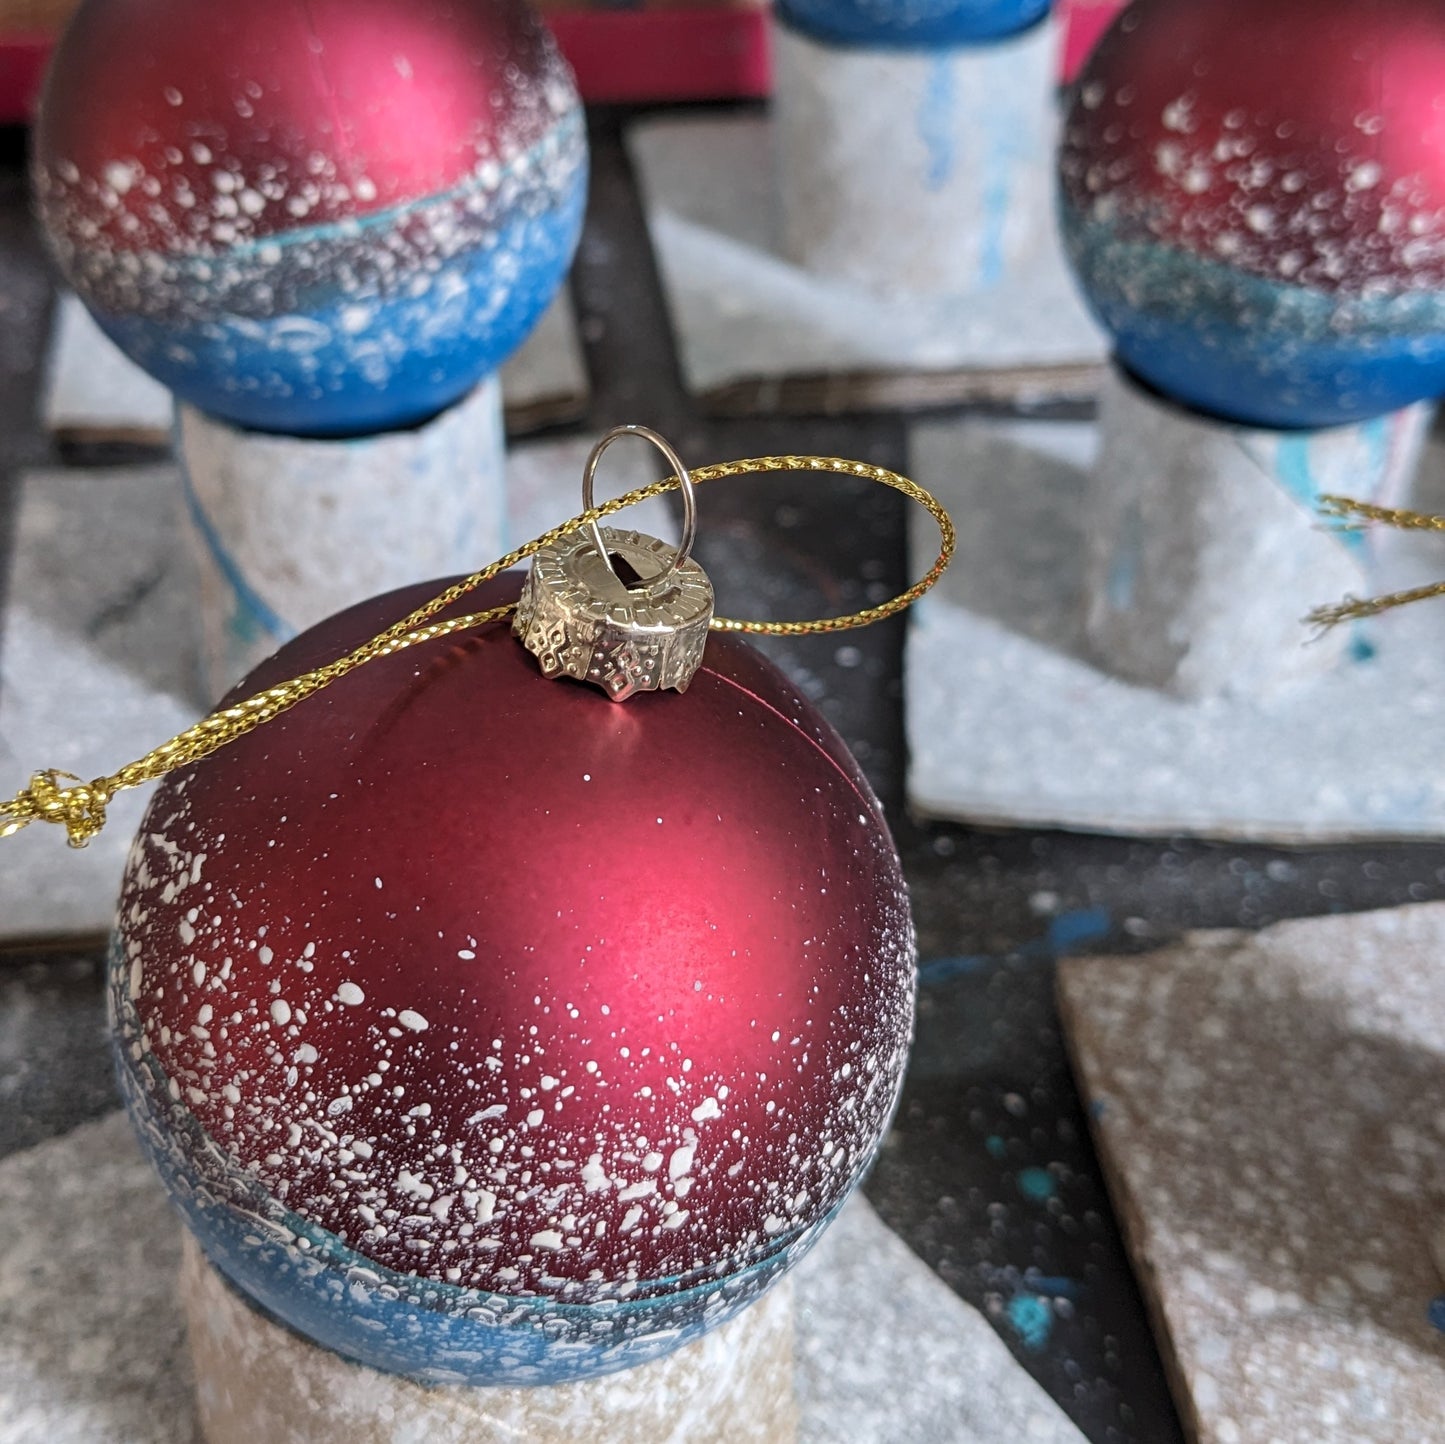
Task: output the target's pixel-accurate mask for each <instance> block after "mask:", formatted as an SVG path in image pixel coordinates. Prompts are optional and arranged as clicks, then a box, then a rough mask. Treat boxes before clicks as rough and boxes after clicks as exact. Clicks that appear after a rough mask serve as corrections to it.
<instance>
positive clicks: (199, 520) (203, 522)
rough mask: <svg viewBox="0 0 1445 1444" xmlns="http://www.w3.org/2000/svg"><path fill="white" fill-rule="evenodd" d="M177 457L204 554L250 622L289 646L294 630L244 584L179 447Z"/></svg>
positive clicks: (187, 509)
mask: <svg viewBox="0 0 1445 1444" xmlns="http://www.w3.org/2000/svg"><path fill="white" fill-rule="evenodd" d="M176 453H177V455H178V456H179V457H180V463H181V494H182V496H184V497H185V501H186V512H187V514H188V515H189V516H190V518H191V522H192V524H193V525H194V526H195V528H196V530H197V531H198V532H199V533H200V536H201V540H202V541H203V542H204V543H205V547H206V551H207V552H208V553H209V554H210V557H211V560H212V561H213V562H214V563H215V564H216V570H217V571H218V572H220V574H221V575H222V576H223V577H224V578H225V579H226V585H227V586H228V587H230V589H231V591H232V593H233V594H234V595H235V597H236V601H237V603H238V604H239V605H240V607H241V608H242V610H243V611H244V612H245V613H246V615H247V617H248V618H249V619H250V621H252V622H253V623H254V624H255V625H256V626H257V627H259V628H260V629H261V630H262V631H264V632H265V633H266V635H267V636H268V637H270V638H271V639H272V640H273V641H274V642H275V643H276V645H277V646H278V647H279V646H280V645H281V643H282V642H289V641H290V640H291V638H292V637H294V636H295V635H296V628H295V627H293V626H292V625H291V623H290V622H288V621H286V620H285V618H283V617H282V616H280V615H279V614H278V613H277V612H275V611H273V610H272V608H271V607H270V605H269V604H268V603H267V601H266V599H265V598H264V597H263V596H262V595H261V594H260V593H259V592H258V591H257V590H256V589H255V588H254V587H253V586H252V585H251V583H250V582H249V581H247V580H246V575H245V573H244V572H242V570H241V568H240V564H239V563H238V562H237V561H236V559H235V557H233V556H232V555H231V551H230V548H229V547H228V546H227V545H226V544H225V542H224V541H222V540H221V534H220V533H219V532H218V531H217V530H216V524H215V522H213V521H212V520H211V518H210V516H209V514H208V513H207V511H206V509H205V507H204V506H202V505H201V499H200V497H198V496H197V495H196V488H195V486H194V485H193V484H192V482H191V471H190V467H189V466H187V464H186V453H185V448H184V447H179V446H178V447H177V448H176Z"/></svg>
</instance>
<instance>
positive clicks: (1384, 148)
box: [1059, 0, 1445, 428]
mask: <svg viewBox="0 0 1445 1444" xmlns="http://www.w3.org/2000/svg"><path fill="white" fill-rule="evenodd" d="M1442 93H1445V9H1442V7H1441V6H1440V5H1438V4H1436V3H1434V0H1379V3H1371V4H1369V5H1362V4H1360V3H1358V0H1210V3H1209V4H1199V3H1197V0H1136V3H1135V4H1134V5H1132V6H1130V7H1129V9H1128V10H1126V11H1125V12H1124V13H1123V14H1122V15H1121V16H1119V18H1118V19H1116V20H1115V21H1114V23H1113V25H1112V26H1111V28H1110V29H1109V30H1108V31H1107V32H1106V34H1105V36H1104V38H1103V40H1102V41H1101V42H1100V44H1099V46H1098V48H1097V49H1096V50H1095V51H1094V53H1093V55H1092V56H1091V57H1090V59H1089V60H1088V62H1087V64H1086V65H1085V67H1084V69H1083V71H1082V73H1081V75H1080V77H1079V80H1078V82H1077V85H1076V88H1075V91H1074V94H1073V99H1072V103H1071V104H1070V107H1069V110H1068V114H1067V117H1066V120H1065V126H1064V134H1063V140H1062V147H1061V152H1060V159H1059V171H1060V181H1061V215H1062V221H1063V230H1064V236H1065V241H1066V245H1067V248H1068V252H1069V255H1070V258H1071V260H1072V262H1073V265H1074V268H1075V270H1076V272H1077V274H1078V276H1079V279H1080V281H1081V283H1082V285H1083V289H1084V291H1085V293H1086V295H1087V296H1088V298H1089V300H1090V302H1091V304H1092V305H1093V308H1094V310H1095V312H1096V313H1097V314H1098V316H1099V318H1100V319H1101V320H1102V321H1103V323H1104V325H1105V326H1107V327H1108V329H1109V330H1110V331H1111V332H1112V333H1113V335H1114V338H1115V345H1116V350H1117V354H1118V356H1119V359H1120V360H1121V361H1122V362H1123V363H1124V364H1125V365H1126V366H1127V367H1128V368H1130V369H1131V370H1132V371H1134V372H1135V373H1136V374H1138V375H1139V376H1141V377H1142V378H1143V379H1144V380H1146V381H1147V382H1149V383H1151V384H1152V385H1153V386H1155V387H1156V388H1158V389H1159V390H1160V391H1162V392H1164V393H1165V394H1167V395H1169V396H1171V397H1173V398H1174V399H1176V400H1178V401H1182V402H1184V403H1185V404H1187V405H1189V406H1192V407H1194V408H1196V409H1198V410H1201V411H1205V412H1209V413H1214V414H1217V415H1220V416H1223V417H1226V418H1228V419H1231V420H1236V421H1241V422H1245V423H1248V424H1251V425H1264V426H1273V427H1281V428H1290V427H1322V426H1332V425H1341V424H1345V423H1349V422H1356V421H1362V420H1365V419H1368V418H1370V417H1373V416H1378V415H1381V414H1383V413H1385V412H1388V411H1393V410H1396V409H1398V408H1400V407H1403V406H1406V405H1408V404H1410V403H1411V402H1414V401H1418V400H1421V399H1423V398H1427V397H1433V396H1436V395H1438V394H1440V393H1441V392H1442V391H1445V109H1442V107H1441V106H1440V104H1439V97H1440V96H1441V94H1442Z"/></svg>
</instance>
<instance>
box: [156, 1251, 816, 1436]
mask: <svg viewBox="0 0 1445 1444" xmlns="http://www.w3.org/2000/svg"><path fill="white" fill-rule="evenodd" d="M180 1287H181V1301H182V1305H183V1307H184V1309H185V1313H186V1320H187V1329H188V1333H189V1337H190V1344H191V1362H192V1366H193V1368H194V1371H195V1377H196V1399H197V1405H198V1410H199V1414H200V1419H201V1427H202V1430H203V1432H204V1434H205V1437H206V1441H207V1444H256V1441H257V1440H262V1439H276V1440H280V1439H298V1440H299V1439H305V1440H306V1441H307V1444H333V1441H334V1444H394V1441H396V1440H397V1439H416V1440H423V1439H424V1440H426V1441H427V1444H514V1441H516V1440H520V1439H525V1440H527V1441H528V1444H572V1441H575V1440H580V1439H596V1440H606V1441H607V1444H653V1441H656V1440H676V1441H678V1444H682V1441H684V1440H685V1441H687V1444H793V1441H794V1440H795V1439H796V1437H797V1419H796V1414H797V1410H796V1406H795V1404H794V1402H793V1291H792V1287H791V1284H790V1283H788V1282H787V1281H786V1280H785V1281H784V1282H783V1283H782V1284H780V1285H779V1286H778V1287H776V1288H774V1289H772V1290H771V1291H770V1292H769V1293H767V1294H766V1295H764V1297H763V1298H762V1299H760V1300H759V1301H758V1302H757V1303H755V1304H753V1305H752V1306H751V1307H749V1308H747V1309H745V1310H744V1311H743V1312H742V1313H741V1314H740V1315H738V1317H737V1318H735V1319H733V1320H732V1321H731V1322H730V1323H728V1324H724V1325H723V1326H722V1327H721V1328H719V1329H716V1330H714V1331H713V1332H712V1333H710V1334H705V1335H704V1336H703V1337H702V1338H701V1339H698V1340H696V1341H695V1342H694V1343H692V1344H689V1345H687V1346H685V1347H684V1348H681V1349H679V1350H678V1351H677V1352H676V1353H673V1354H669V1355H667V1356H666V1357H665V1358H662V1359H658V1360H656V1361H655V1362H653V1363H651V1364H643V1365H641V1366H640V1367H638V1368H635V1369H625V1370H623V1371H622V1372H620V1373H616V1374H608V1375H605V1376H604V1377H602V1378H599V1379H587V1380H583V1381H582V1382H579V1383H575V1384H558V1385H549V1386H545V1387H537V1388H505V1387H495V1388H479V1387H466V1386H463V1385H447V1384H441V1385H438V1384H419V1383H416V1382H414V1381H413V1380H411V1379H406V1378H402V1377H400V1376H398V1375H395V1374H383V1373H380V1372H379V1371H378V1370H376V1369H370V1368H366V1367H364V1366H363V1365H361V1364H354V1363H350V1362H348V1361H347V1360H345V1359H342V1358H340V1357H338V1356H337V1355H335V1354H332V1353H329V1352H328V1351H327V1350H325V1349H320V1348H318V1347H317V1346H316V1345H315V1344H312V1343H309V1342H307V1340H305V1339H303V1338H301V1337H300V1336H299V1335H297V1334H293V1333H291V1332H289V1331H288V1330H286V1329H284V1328H282V1327H280V1326H279V1325H278V1324H275V1323H273V1322H271V1320H270V1319H267V1318H265V1317H263V1316H262V1315H261V1314H259V1313H257V1312H256V1311H255V1310H254V1309H253V1308H251V1307H250V1305H249V1304H247V1303H246V1302H245V1300H243V1299H242V1298H241V1297H240V1296H239V1295H238V1294H237V1293H236V1292H235V1291H234V1290H233V1289H232V1288H231V1287H230V1285H229V1284H227V1283H226V1282H225V1281H224V1280H223V1279H222V1278H221V1276H220V1275H219V1274H218V1273H217V1272H216V1271H215V1269H214V1268H213V1267H212V1266H211V1265H210V1264H209V1263H208V1262H207V1261H206V1259H205V1256H204V1255H203V1254H202V1253H201V1251H200V1249H199V1248H198V1247H197V1246H196V1244H195V1243H194V1242H193V1241H192V1240H191V1238H190V1236H189V1235H187V1236H186V1238H185V1248H184V1254H183V1261H182V1265H181V1285H180Z"/></svg>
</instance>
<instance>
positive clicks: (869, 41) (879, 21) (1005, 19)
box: [777, 0, 1050, 50]
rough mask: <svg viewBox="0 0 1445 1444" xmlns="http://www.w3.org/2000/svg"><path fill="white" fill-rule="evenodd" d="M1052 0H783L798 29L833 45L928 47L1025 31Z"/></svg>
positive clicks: (785, 15)
mask: <svg viewBox="0 0 1445 1444" xmlns="http://www.w3.org/2000/svg"><path fill="white" fill-rule="evenodd" d="M1049 5H1050V0H779V4H778V7H777V9H778V15H779V17H780V18H781V19H782V20H784V21H785V22H786V23H787V24H789V25H791V26H792V27H793V28H794V29H795V30H798V31H801V32H802V33H803V34H804V35H810V36H812V37H813V39H815V40H822V41H826V42H828V43H830V44H834V45H862V46H871V47H873V48H875V49H879V50H886V49H898V50H929V49H935V48H942V47H945V46H951V45H986V44H988V43H989V42H990V41H995V40H1005V39H1007V38H1008V37H1009V36H1012V35H1019V34H1022V33H1023V32H1024V31H1025V30H1027V29H1029V28H1030V26H1033V25H1037V24H1038V22H1039V21H1040V20H1042V19H1043V18H1044V16H1045V15H1047V14H1048V13H1049Z"/></svg>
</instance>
